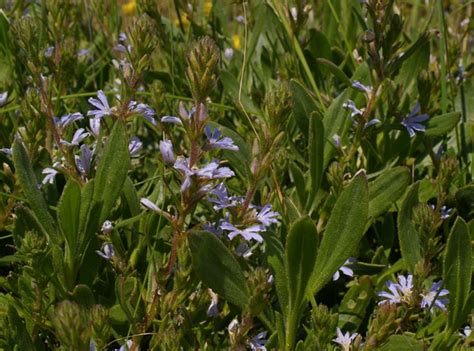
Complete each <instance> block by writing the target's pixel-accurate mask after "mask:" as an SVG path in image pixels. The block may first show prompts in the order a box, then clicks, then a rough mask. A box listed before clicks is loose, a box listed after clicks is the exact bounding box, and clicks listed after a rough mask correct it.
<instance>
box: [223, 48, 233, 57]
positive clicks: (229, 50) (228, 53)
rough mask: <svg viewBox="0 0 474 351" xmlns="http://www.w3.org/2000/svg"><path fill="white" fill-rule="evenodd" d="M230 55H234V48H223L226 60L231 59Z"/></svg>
mask: <svg viewBox="0 0 474 351" xmlns="http://www.w3.org/2000/svg"><path fill="white" fill-rule="evenodd" d="M232 56H234V49H232V48H226V49H225V50H224V57H225V58H226V59H228V60H230V59H232Z"/></svg>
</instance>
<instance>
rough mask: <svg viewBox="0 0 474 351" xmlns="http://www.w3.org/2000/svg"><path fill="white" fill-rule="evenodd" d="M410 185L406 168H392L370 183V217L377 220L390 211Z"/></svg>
mask: <svg viewBox="0 0 474 351" xmlns="http://www.w3.org/2000/svg"><path fill="white" fill-rule="evenodd" d="M409 184H410V172H409V171H408V169H407V168H406V167H395V168H390V169H388V170H387V171H385V172H383V173H382V174H381V175H380V176H378V177H377V179H375V180H374V181H373V182H370V183H369V217H372V218H376V217H378V216H380V215H381V214H383V213H384V212H385V211H387V210H388V209H390V207H391V206H392V204H393V203H394V202H395V201H397V200H398V199H399V198H400V197H401V196H402V195H403V194H404V193H405V191H406V188H407V187H408V185H409Z"/></svg>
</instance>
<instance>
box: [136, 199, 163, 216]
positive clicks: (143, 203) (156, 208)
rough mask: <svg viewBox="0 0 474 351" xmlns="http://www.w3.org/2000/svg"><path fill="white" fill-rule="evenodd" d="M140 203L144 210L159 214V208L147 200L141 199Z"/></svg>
mask: <svg viewBox="0 0 474 351" xmlns="http://www.w3.org/2000/svg"><path fill="white" fill-rule="evenodd" d="M140 203H141V204H142V206H145V207H146V208H148V209H150V210H152V211H154V212H157V213H160V214H161V210H160V208H159V207H158V206H156V205H155V204H154V203H153V202H151V201H150V200H148V199H147V198H145V197H142V198H141V199H140Z"/></svg>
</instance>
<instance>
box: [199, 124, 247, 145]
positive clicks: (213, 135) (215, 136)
mask: <svg viewBox="0 0 474 351" xmlns="http://www.w3.org/2000/svg"><path fill="white" fill-rule="evenodd" d="M204 132H205V134H206V136H207V139H208V144H207V147H206V148H205V149H206V150H211V149H225V150H232V151H239V147H238V146H237V145H235V144H234V141H233V140H232V139H231V138H229V137H223V138H221V136H222V133H221V132H220V130H219V129H217V128H216V129H214V131H212V129H211V127H209V126H208V125H206V127H205V128H204Z"/></svg>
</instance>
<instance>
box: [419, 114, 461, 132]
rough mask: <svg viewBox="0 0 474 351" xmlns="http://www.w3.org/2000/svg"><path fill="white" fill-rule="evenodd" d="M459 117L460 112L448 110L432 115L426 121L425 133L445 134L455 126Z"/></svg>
mask: <svg viewBox="0 0 474 351" xmlns="http://www.w3.org/2000/svg"><path fill="white" fill-rule="evenodd" d="M460 119H461V113H460V112H450V113H445V114H443V115H439V116H435V117H432V118H430V119H429V120H428V122H426V131H425V135H426V136H429V137H435V136H440V135H444V134H447V133H449V132H450V131H451V130H453V129H454V128H455V127H456V126H457V124H458V123H459V120H460Z"/></svg>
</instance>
